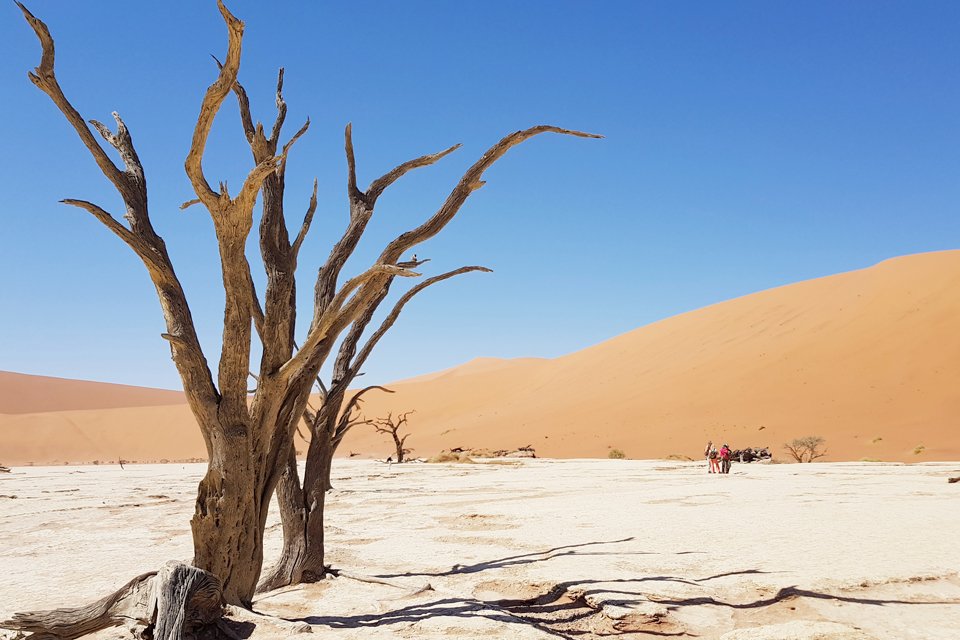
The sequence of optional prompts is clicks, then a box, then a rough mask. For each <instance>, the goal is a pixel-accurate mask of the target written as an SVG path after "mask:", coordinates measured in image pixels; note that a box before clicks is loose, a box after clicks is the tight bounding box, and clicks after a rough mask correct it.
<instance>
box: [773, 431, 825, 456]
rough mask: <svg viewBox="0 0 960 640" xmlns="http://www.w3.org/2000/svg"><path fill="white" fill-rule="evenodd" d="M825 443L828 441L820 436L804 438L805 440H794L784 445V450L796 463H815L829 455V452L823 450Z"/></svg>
mask: <svg viewBox="0 0 960 640" xmlns="http://www.w3.org/2000/svg"><path fill="white" fill-rule="evenodd" d="M825 442H826V440H824V439H823V438H821V437H820V436H804V437H803V438H794V439H793V440H791V441H790V442H788V443H786V444H784V445H783V448H784V449H785V450H786V452H787V453H789V454H790V457H791V458H793V459H794V460H795V461H796V462H813V461H814V460H816V459H818V458H822V457H823V456H825V455H827V450H826V449H821V447H822V446H823V444H824V443H825Z"/></svg>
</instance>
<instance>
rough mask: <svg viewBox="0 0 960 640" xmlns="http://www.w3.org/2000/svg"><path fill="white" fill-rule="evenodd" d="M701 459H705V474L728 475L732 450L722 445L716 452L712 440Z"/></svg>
mask: <svg viewBox="0 0 960 640" xmlns="http://www.w3.org/2000/svg"><path fill="white" fill-rule="evenodd" d="M703 457H704V458H706V459H707V473H730V463H731V462H732V461H733V450H732V449H730V447H728V446H727V445H723V446H722V447H720V449H719V450H717V448H716V447H715V446H713V440H711V441H710V442H708V443H707V448H706V449H704V451H703Z"/></svg>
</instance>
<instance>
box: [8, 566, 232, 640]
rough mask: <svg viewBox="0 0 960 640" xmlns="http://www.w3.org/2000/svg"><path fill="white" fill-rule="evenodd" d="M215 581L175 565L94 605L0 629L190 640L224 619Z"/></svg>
mask: <svg viewBox="0 0 960 640" xmlns="http://www.w3.org/2000/svg"><path fill="white" fill-rule="evenodd" d="M221 598H222V592H221V586H220V580H219V579H218V578H217V577H216V576H214V575H212V574H210V573H207V572H206V571H201V570H200V569H197V568H195V567H191V566H188V565H185V564H182V563H179V562H168V563H167V564H165V565H164V566H163V567H162V568H161V569H160V571H159V572H150V573H144V574H143V575H139V576H137V577H136V578H134V579H133V580H131V581H130V582H128V583H127V584H125V585H123V586H122V587H121V588H120V589H118V590H117V591H114V592H113V593H111V594H110V595H108V596H106V597H104V598H101V599H100V600H97V601H96V602H94V603H93V604H89V605H86V606H83V607H76V608H62V609H52V610H47V611H27V612H23V613H16V614H14V616H13V618H12V619H11V620H6V621H3V622H0V628H4V629H11V630H14V631H21V632H26V633H30V634H32V635H31V636H30V638H32V639H33V640H72V639H73V638H79V637H81V636H85V635H87V634H90V633H94V632H96V631H100V630H101V629H107V628H109V627H119V626H127V627H131V628H135V629H141V630H142V631H145V632H146V633H144V634H143V635H144V636H145V637H152V638H153V640H181V639H182V638H192V637H194V635H195V634H196V632H197V631H198V630H199V629H201V628H202V627H204V626H206V625H209V624H212V623H214V622H216V621H217V620H219V619H220V618H221V617H222V615H223V605H222V602H221Z"/></svg>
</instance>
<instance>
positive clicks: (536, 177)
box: [0, 0, 960, 388]
mask: <svg viewBox="0 0 960 640" xmlns="http://www.w3.org/2000/svg"><path fill="white" fill-rule="evenodd" d="M28 6H29V7H30V8H31V9H32V10H33V11H34V13H36V15H37V16H38V17H40V18H42V19H43V20H45V21H46V22H47V23H48V25H49V26H50V28H51V30H52V32H53V34H54V37H55V38H56V41H57V53H58V65H57V68H58V76H59V78H60V82H61V84H62V86H63V87H64V88H65V91H66V92H67V94H68V95H69V97H70V98H71V99H72V101H73V103H74V105H75V106H76V107H77V108H78V109H79V110H80V111H81V113H82V114H83V115H84V116H85V117H87V118H97V119H100V120H104V121H109V120H110V112H111V111H112V110H117V111H119V112H120V113H121V114H122V115H123V116H124V118H125V120H126V122H127V124H128V125H129V126H130V128H131V130H132V132H133V135H134V140H135V142H136V144H137V147H138V149H139V152H140V157H141V158H142V160H143V161H144V164H145V166H146V170H147V177H148V182H149V188H150V197H151V202H152V206H151V212H152V217H153V220H154V224H155V225H156V227H157V228H158V230H159V231H160V232H161V233H162V234H163V235H164V237H165V238H166V240H167V245H168V247H169V249H170V252H171V254H172V256H173V259H174V261H175V264H176V266H177V269H178V272H179V275H180V278H181V280H182V281H183V283H184V286H185V288H186V289H187V293H188V295H189V296H190V300H191V304H192V308H193V311H194V315H195V317H196V320H197V323H198V325H199V330H200V334H201V338H202V340H203V341H204V343H205V347H206V349H207V355H208V358H209V359H210V360H211V362H215V360H216V357H217V345H218V343H219V340H218V335H219V328H220V322H221V318H222V295H221V293H220V290H221V287H220V284H219V268H218V265H217V262H216V253H215V248H214V244H213V235H212V228H211V223H210V221H209V218H208V216H207V214H206V212H205V211H204V210H202V209H201V208H200V207H193V208H191V209H190V210H188V211H187V212H181V211H179V210H178V208H177V205H178V204H179V203H181V202H182V201H184V200H186V199H189V198H191V197H192V192H191V189H190V186H189V183H188V182H187V180H186V177H185V175H184V172H183V160H184V157H185V154H186V151H187V148H188V144H189V140H190V133H191V130H192V127H193V123H194V121H195V118H196V113H197V109H198V106H199V103H200V99H201V96H202V94H203V91H204V90H205V88H206V87H207V85H208V84H209V83H210V82H211V81H212V80H213V79H214V77H215V75H216V69H215V67H214V65H213V63H212V62H211V60H210V57H209V56H210V54H211V53H213V54H217V55H222V54H223V52H224V51H225V28H224V26H223V24H222V21H221V19H220V17H219V14H218V13H217V10H216V6H215V3H214V2H213V1H212V0H211V1H209V2H198V1H196V0H190V1H186V0H179V1H176V2H164V3H159V2H158V3H145V2H126V3H117V2H109V3H108V2H100V1H96V2H94V1H90V2H82V3H80V2H74V3H68V2H54V1H51V0H33V1H31V2H28ZM230 7H231V8H232V10H233V11H234V13H235V14H236V15H237V16H238V17H240V18H242V19H243V20H245V21H246V23H247V29H246V37H245V44H244V58H243V63H242V65H241V72H240V73H241V80H242V81H243V82H244V84H245V85H246V87H247V89H248V92H249V93H250V95H251V98H252V100H253V106H254V112H255V113H254V115H255V117H258V118H260V119H263V120H265V121H268V122H270V121H272V118H273V84H274V81H275V74H276V69H277V67H279V66H281V65H282V66H285V67H286V80H287V82H286V98H287V102H288V103H289V105H290V114H289V118H288V131H289V132H290V133H292V132H293V131H295V130H296V128H297V127H298V126H299V124H300V123H301V122H302V121H303V119H304V118H305V117H306V116H308V115H309V116H310V117H311V119H312V123H313V124H312V127H311V130H310V132H309V134H308V135H307V137H306V138H304V139H303V140H301V142H300V143H299V144H298V147H297V148H296V149H295V151H294V152H293V155H292V157H291V160H290V166H289V169H288V173H287V185H288V189H287V193H288V205H287V206H288V211H289V212H290V214H291V217H292V218H293V220H291V221H290V226H291V227H296V226H297V225H299V218H300V216H301V215H302V212H303V210H304V208H305V206H306V201H307V198H308V195H309V192H310V187H311V184H312V181H313V178H314V177H317V178H319V181H320V206H319V210H318V212H317V220H316V222H315V223H314V231H313V233H312V235H311V237H310V239H309V241H308V243H307V244H306V245H305V248H304V250H303V253H302V254H301V277H300V281H301V286H302V291H303V296H302V297H303V299H307V298H309V293H308V292H309V291H310V288H311V286H312V281H311V278H312V274H313V273H314V272H315V268H316V266H317V265H319V264H320V263H321V262H322V261H323V259H325V257H326V255H327V252H328V250H329V247H330V243H331V242H332V241H333V240H334V239H335V238H337V237H339V234H340V232H341V231H342V228H343V225H344V224H345V221H346V216H347V209H346V201H345V188H344V184H345V166H344V161H343V152H342V131H343V126H344V125H345V124H346V123H347V122H353V125H354V140H355V144H356V149H357V157H358V170H359V175H360V180H361V182H363V183H364V184H367V183H369V181H370V180H372V179H373V178H375V177H377V176H378V175H380V174H381V173H383V172H385V171H387V170H388V169H390V168H391V167H392V166H393V165H395V164H397V163H399V162H401V161H403V160H406V159H409V158H411V157H414V156H417V155H420V154H423V153H428V152H433V151H437V150H440V149H443V148H445V147H447V146H449V145H450V144H453V143H455V142H462V143H463V144H464V148H463V149H461V150H460V151H458V152H457V153H456V154H454V155H453V156H451V157H449V158H447V159H445V160H444V161H443V162H442V163H441V164H439V165H436V166H434V167H431V168H428V169H423V170H420V171H418V172H416V173H414V174H410V175H408V176H407V177H406V178H405V179H404V180H403V181H402V182H400V183H398V184H397V185H395V186H394V187H393V188H392V189H391V190H390V191H389V192H388V193H387V194H386V195H385V196H384V197H383V198H382V199H381V201H380V203H379V206H378V210H377V214H376V217H375V222H374V223H373V224H372V228H371V230H370V233H369V234H368V236H367V237H366V238H365V240H364V244H363V246H362V247H361V250H360V251H359V252H358V255H357V259H356V260H355V261H353V262H352V263H351V267H352V268H353V269H354V270H356V269H360V268H362V267H363V266H364V265H365V264H366V263H368V262H369V261H370V260H371V259H372V258H373V257H374V256H376V255H377V254H378V253H379V250H380V248H381V246H382V245H383V243H384V242H386V241H387V240H388V239H389V238H391V237H392V236H393V235H395V234H396V233H397V232H399V231H401V230H403V229H405V228H408V227H411V226H413V225H415V224H417V223H418V222H419V221H420V220H422V219H423V218H424V217H425V216H427V215H429V214H430V213H432V212H433V211H434V210H435V208H436V207H437V205H438V204H439V203H440V202H441V201H442V199H443V197H444V196H445V195H446V192H447V190H448V189H449V188H450V187H451V186H452V185H453V184H454V182H455V180H456V179H457V177H458V176H459V174H460V173H461V172H462V171H463V170H464V169H465V168H466V167H467V166H469V165H470V164H471V163H472V162H473V161H474V160H475V159H476V158H477V157H478V156H479V154H481V153H482V152H483V150H484V149H485V148H486V147H487V146H489V145H490V144H492V143H493V142H495V141H496V140H498V139H499V138H500V137H501V136H502V135H503V134H505V133H507V132H510V131H513V130H516V129H519V128H523V127H527V126H530V125H534V124H541V123H549V124H555V125H559V126H564V127H570V128H577V129H584V130H589V131H594V132H597V133H600V134H603V135H605V136H606V138H605V139H604V140H600V141H595V140H580V139H572V138H569V139H568V138H561V137H556V136H554V137H546V136H541V137H538V138H536V139H534V140H532V141H530V142H528V143H526V144H525V145H523V146H522V147H520V148H517V149H515V150H514V151H512V152H511V153H510V154H509V155H508V156H507V157H506V158H504V159H503V160H502V161H501V162H500V163H499V164H498V165H497V166H496V167H495V168H494V169H493V170H491V171H489V172H488V174H487V186H486V187H485V188H484V189H482V190H480V191H478V192H477V193H475V194H474V197H473V198H472V199H471V200H470V201H469V202H468V204H467V205H466V206H465V207H464V208H463V210H462V212H461V214H460V215H459V216H458V218H457V219H455V221H454V222H453V223H452V224H451V225H450V226H449V227H448V228H447V229H446V230H445V231H444V233H443V234H441V235H440V236H439V237H438V238H436V239H434V240H432V241H430V242H429V243H428V244H426V245H424V246H422V247H421V248H420V249H419V250H418V253H419V254H420V255H421V256H427V257H430V258H432V259H433V262H431V263H428V265H427V266H429V267H431V268H430V269H429V270H428V271H427V273H428V274H429V273H437V272H439V271H441V270H446V269H449V268H454V267H457V266H460V265H462V264H483V265H486V266H489V267H491V268H493V269H494V270H495V273H493V274H488V275H479V274H471V275H467V276H464V277H462V279H459V280H454V281H450V282H447V283H444V284H441V285H438V286H437V287H435V288H434V289H432V290H430V291H428V292H426V293H425V294H423V295H422V296H420V297H419V298H418V299H417V300H415V301H414V302H413V303H411V305H410V306H409V308H408V310H407V312H406V313H405V314H404V316H403V317H402V318H401V320H400V322H399V323H398V324H397V326H396V327H395V328H394V330H393V331H392V333H391V334H390V335H389V336H388V337H387V338H386V339H385V340H384V341H383V343H382V345H381V347H380V348H379V350H378V351H377V352H376V354H375V355H374V357H373V358H371V361H370V363H369V365H368V367H367V371H368V376H367V378H365V380H369V381H371V382H386V381H389V380H393V379H397V378H401V377H406V376H410V375H415V374H419V373H424V372H428V371H433V370H437V369H440V368H444V367H448V366H453V365H455V364H458V363H460V362H463V361H466V360H468V359H471V358H473V357H477V356H497V357H514V356H548V357H549V356H557V355H561V354H564V353H568V352H571V351H574V350H577V349H580V348H583V347H586V346H589V345H591V344H595V343H597V342H600V341H602V340H604V339H606V338H610V337H612V336H615V335H617V334H620V333H622V332H625V331H628V330H631V329H634V328H636V327H639V326H641V325H644V324H647V323H649V322H652V321H655V320H658V319H661V318H664V317H667V316H670V315H673V314H676V313H680V312H684V311H688V310H692V309H695V308H698V307H701V306H704V305H708V304H711V303H714V302H717V301H720V300H724V299H728V298H732V297H736V296H740V295H744V294H747V293H751V292H754V291H758V290H761V289H765V288H769V287H773V286H778V285H781V284H786V283H790V282H794V281H798V280H803V279H807V278H812V277H817V276H822V275H827V274H831V273H836V272H839V271H845V270H850V269H856V268H860V267H865V266H868V265H870V264H873V263H875V262H878V261H880V260H883V259H886V258H888V257H892V256H896V255H901V254H908V253H915V252H921V251H931V250H940V249H952V248H956V247H958V243H960V38H958V37H957V34H958V33H960V3H958V2H954V1H943V2H915V1H904V2H883V1H877V0H870V1H868V2H855V1H848V2H834V1H832V0H831V1H825V2H793V3H788V2H769V1H758V2H706V1H704V2H667V1H660V2H641V1H623V2H612V1H611V2H561V1H558V0H551V1H530V2H506V1H491V2H485V3H461V2H445V1H439V0H437V1H433V2H423V1H416V0H412V1H409V2H402V3H401V2H350V3H347V2H292V1H283V2H272V3H264V2H253V1H252V0H242V1H241V0H234V1H233V2H230ZM0 13H2V19H0V42H3V43H4V45H3V51H4V55H3V56H2V57H0V87H2V96H3V99H2V100H0V121H2V122H3V123H4V126H3V153H2V154H0V158H2V159H0V162H2V176H3V177H2V180H3V189H2V190H0V220H2V229H3V231H2V233H0V278H2V282H0V285H2V286H0V307H2V312H0V369H6V370H14V371H21V372H27V373H37V374H46V375H58V376H64V377H76V378H85V379H94V380H103V381H114V382H124V383H129V384H139V385H149V386H160V387H169V388H176V387H178V386H179V378H178V377H177V375H176V372H175V370H174V368H173V365H172V363H171V362H170V359H169V353H168V349H167V345H166V343H165V342H164V341H163V340H161V339H160V337H159V334H160V333H161V332H162V331H163V324H162V320H161V316H160V312H159V308H158V304H157V301H156V297H155V294H154V292H153V290H152V288H151V286H150V283H149V280H148V278H147V276H146V274H145V272H144V269H143V267H142V265H141V264H140V263H139V261H138V260H137V259H136V258H135V257H134V256H133V255H132V253H131V252H130V251H129V250H128V249H127V248H126V247H125V246H124V245H122V244H121V243H120V242H119V241H118V240H117V239H116V238H115V237H113V236H112V235H111V234H110V233H109V232H107V231H106V230H105V229H104V228H102V227H101V226H100V225H99V223H97V222H96V221H95V220H93V218H91V217H90V216H89V215H88V214H86V213H85V212H83V211H80V210H78V209H72V208H68V207H65V206H63V205H59V204H57V201H58V200H59V199H61V198H65V197H73V198H84V199H89V200H93V201H96V202H98V203H100V204H102V205H104V206H105V207H106V208H108V209H109V210H112V211H115V212H119V211H120V209H121V207H120V206H119V200H118V198H117V196H116V195H115V193H114V192H113V191H112V190H111V188H110V187H109V185H108V183H107V182H106V180H105V179H104V178H103V177H102V175H101V174H100V173H99V172H98V170H97V169H96V167H95V165H94V163H93V161H92V160H91V158H90V157H89V154H88V153H87V151H86V150H85V149H84V148H83V147H82V145H81V144H80V142H79V140H78V139H77V137H76V135H75V134H74V133H73V132H72V130H70V129H69V128H68V125H67V124H66V122H65V121H64V119H63V117H62V116H61V115H60V114H59V113H58V112H57V111H56V110H55V108H54V106H53V105H52V104H51V102H50V101H49V99H48V98H47V97H46V96H44V95H43V94H42V93H40V92H39V91H38V90H37V89H36V88H35V87H33V85H31V84H30V82H29V81H28V80H27V77H26V72H27V70H29V69H32V68H33V67H34V66H36V64H37V63H38V61H39V55H40V47H39V45H38V43H37V42H36V39H35V37H34V35H33V33H32V32H31V30H30V29H29V28H28V26H27V25H26V24H25V23H24V22H23V20H22V19H21V18H20V15H19V12H18V11H17V9H16V6H15V5H14V4H13V3H8V4H6V5H5V6H3V7H2V8H0ZM205 166H206V170H207V174H208V176H209V178H210V180H211V182H215V181H217V180H220V179H225V180H227V181H228V182H229V183H230V184H231V185H233V186H234V188H236V186H238V185H239V184H240V182H241V180H242V178H243V176H244V175H245V174H246V172H247V171H248V169H249V167H250V156H249V153H248V150H247V148H246V144H245V142H244V140H243V138H242V134H241V129H240V125H239V122H238V119H237V111H236V106H235V102H234V101H233V100H230V101H228V103H227V107H226V108H225V109H224V110H223V111H222V112H221V114H220V116H219V118H218V119H217V121H216V124H215V134H214V136H213V138H212V140H211V142H210V145H209V152H208V154H207V159H206V163H205ZM302 314H303V315H304V316H306V315H308V314H307V310H306V308H304V309H303V311H302Z"/></svg>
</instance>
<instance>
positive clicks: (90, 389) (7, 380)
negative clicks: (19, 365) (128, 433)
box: [0, 371, 185, 413]
mask: <svg viewBox="0 0 960 640" xmlns="http://www.w3.org/2000/svg"><path fill="white" fill-rule="evenodd" d="M184 402H185V400H184V398H183V392H181V391H167V390H166V389H147V388H144V387H131V386H127V385H123V384H106V383H103V382H87V381H85V380H67V379H65V378H49V377H46V376H31V375H27V374H25V373H12V372H10V371H0V413H40V412H48V411H72V410H77V409H81V410H83V409H116V408H118V407H152V406H157V405H168V404H183V403H184Z"/></svg>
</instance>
